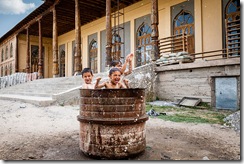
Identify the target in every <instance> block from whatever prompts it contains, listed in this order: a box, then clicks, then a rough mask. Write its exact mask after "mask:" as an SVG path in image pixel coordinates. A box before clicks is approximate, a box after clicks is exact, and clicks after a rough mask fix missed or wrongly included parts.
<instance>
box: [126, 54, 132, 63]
mask: <svg viewBox="0 0 244 164" xmlns="http://www.w3.org/2000/svg"><path fill="white" fill-rule="evenodd" d="M132 57H133V53H130V54H128V55H127V56H126V58H125V60H126V61H127V62H129V61H131V60H132Z"/></svg>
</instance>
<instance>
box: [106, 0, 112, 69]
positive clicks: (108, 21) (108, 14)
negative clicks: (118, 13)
mask: <svg viewBox="0 0 244 164" xmlns="http://www.w3.org/2000/svg"><path fill="white" fill-rule="evenodd" d="M106 37H107V45H106V55H107V57H106V62H107V63H106V66H108V65H110V63H111V61H112V57H111V48H112V27H111V0H106Z"/></svg>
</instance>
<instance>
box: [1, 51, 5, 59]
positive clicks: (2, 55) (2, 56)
mask: <svg viewBox="0 0 244 164" xmlns="http://www.w3.org/2000/svg"><path fill="white" fill-rule="evenodd" d="M1 61H2V62H3V61H4V51H3V49H2V54H1Z"/></svg>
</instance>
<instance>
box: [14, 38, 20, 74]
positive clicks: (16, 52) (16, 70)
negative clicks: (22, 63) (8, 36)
mask: <svg viewBox="0 0 244 164" xmlns="http://www.w3.org/2000/svg"><path fill="white" fill-rule="evenodd" d="M18 37H19V34H17V35H16V44H15V46H16V48H15V59H14V60H15V71H14V72H15V73H17V72H19V63H18V62H19V59H18V56H19V55H18V54H19V46H18V43H19V39H18Z"/></svg>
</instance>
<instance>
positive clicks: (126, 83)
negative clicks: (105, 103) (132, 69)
mask: <svg viewBox="0 0 244 164" xmlns="http://www.w3.org/2000/svg"><path fill="white" fill-rule="evenodd" d="M123 81H124V83H125V86H126V87H125V88H130V87H129V80H128V79H124V80H123Z"/></svg>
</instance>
